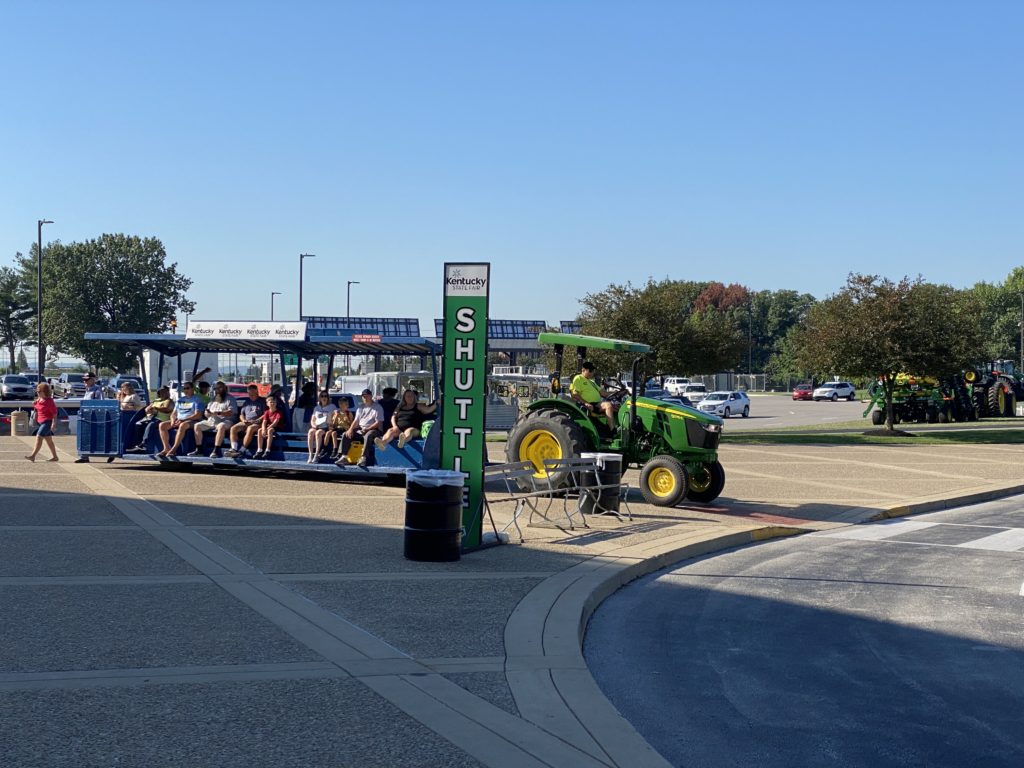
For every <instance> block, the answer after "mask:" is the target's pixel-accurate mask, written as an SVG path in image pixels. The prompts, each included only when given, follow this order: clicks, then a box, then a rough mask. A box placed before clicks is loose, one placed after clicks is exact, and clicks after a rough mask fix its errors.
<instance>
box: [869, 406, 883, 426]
mask: <svg viewBox="0 0 1024 768" xmlns="http://www.w3.org/2000/svg"><path fill="white" fill-rule="evenodd" d="M871 423H872V424H874V425H875V426H876V427H877V426H878V425H879V424H885V412H884V411H879V410H877V409H876V410H874V411H872V412H871Z"/></svg>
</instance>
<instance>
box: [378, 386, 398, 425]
mask: <svg viewBox="0 0 1024 768" xmlns="http://www.w3.org/2000/svg"><path fill="white" fill-rule="evenodd" d="M397 395H398V390H397V389H395V388H394V387H384V389H382V390H381V392H380V400H378V401H377V402H378V403H380V407H381V409H382V410H383V411H384V428H385V429H387V428H388V427H389V426H391V417H392V416H394V415H395V408H397V407H398V397H397Z"/></svg>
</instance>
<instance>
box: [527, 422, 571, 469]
mask: <svg viewBox="0 0 1024 768" xmlns="http://www.w3.org/2000/svg"><path fill="white" fill-rule="evenodd" d="M560 458H562V446H561V445H560V444H559V443H558V438H556V437H555V436H554V435H553V434H551V433H550V432H548V431H547V430H546V429H537V430H534V431H533V432H530V433H529V434H528V435H526V437H524V438H523V442H522V443H520V444H519V460H520V461H529V462H531V463H532V464H533V466H534V467H536V468H537V477H544V459H560Z"/></svg>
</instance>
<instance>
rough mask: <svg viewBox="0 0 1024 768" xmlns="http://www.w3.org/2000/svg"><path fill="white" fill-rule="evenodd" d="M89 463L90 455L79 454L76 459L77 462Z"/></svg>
mask: <svg viewBox="0 0 1024 768" xmlns="http://www.w3.org/2000/svg"><path fill="white" fill-rule="evenodd" d="M88 463H89V457H88V456H79V457H78V458H77V459H75V464H88Z"/></svg>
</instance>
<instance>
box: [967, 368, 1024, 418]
mask: <svg viewBox="0 0 1024 768" xmlns="http://www.w3.org/2000/svg"><path fill="white" fill-rule="evenodd" d="M964 381H966V382H967V384H968V386H969V387H970V389H971V394H972V397H973V399H974V404H975V407H976V408H977V411H978V415H979V416H1015V415H1016V411H1017V402H1018V401H1019V400H1022V399H1024V380H1022V379H1021V377H1020V376H1019V375H1018V374H1017V373H1015V371H1014V366H1013V361H1012V360H995V361H993V362H991V363H987V364H985V365H984V366H983V367H981V368H977V369H974V370H969V371H965V372H964Z"/></svg>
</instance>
